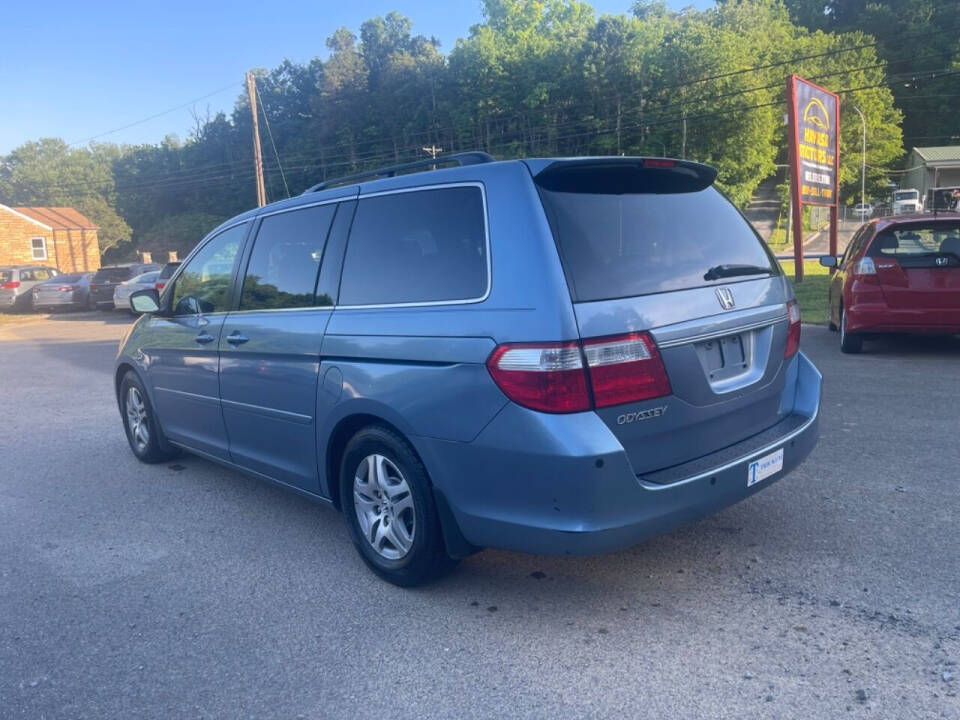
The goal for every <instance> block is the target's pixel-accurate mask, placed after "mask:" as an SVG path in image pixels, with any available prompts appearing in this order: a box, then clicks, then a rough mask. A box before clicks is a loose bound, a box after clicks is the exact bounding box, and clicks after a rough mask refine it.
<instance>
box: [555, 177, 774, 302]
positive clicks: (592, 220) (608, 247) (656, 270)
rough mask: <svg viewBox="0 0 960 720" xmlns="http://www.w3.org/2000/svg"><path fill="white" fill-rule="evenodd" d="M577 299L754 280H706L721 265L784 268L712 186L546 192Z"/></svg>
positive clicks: (584, 299)
mask: <svg viewBox="0 0 960 720" xmlns="http://www.w3.org/2000/svg"><path fill="white" fill-rule="evenodd" d="M540 194H541V197H542V199H543V203H544V207H545V209H546V211H547V217H548V219H549V221H550V224H551V227H552V228H553V232H554V236H555V237H556V240H557V245H558V247H559V249H560V254H561V257H562V260H563V265H564V268H565V271H566V273H567V279H568V282H569V284H570V288H571V292H572V294H573V296H574V300H575V301H578V302H589V301H592V300H607V299H613V298H620V297H631V296H635V295H648V294H651V293H658V292H668V291H671V290H684V289H687V288H695V287H702V286H705V285H721V284H730V283H734V282H740V281H744V280H754V279H757V278H758V277H763V276H764V275H763V274H759V275H758V274H754V275H739V276H734V277H721V278H718V279H706V278H705V277H704V276H705V275H706V274H707V271H708V270H710V269H711V268H714V267H717V266H720V265H748V266H758V267H762V268H769V273H770V274H771V275H777V274H779V273H780V270H779V268H778V266H777V264H776V262H775V261H774V260H773V258H772V256H771V255H770V253H769V251H768V250H767V249H766V247H765V246H764V244H763V242H762V241H761V240H760V238H759V237H758V236H757V234H756V232H755V231H754V230H753V228H752V227H751V226H750V224H749V223H748V222H747V221H746V219H744V217H743V216H742V215H741V214H740V212H739V211H738V210H737V209H736V208H735V207H734V206H733V204H732V203H730V201H729V200H727V199H726V198H725V197H724V196H723V195H722V194H721V193H720V192H719V191H717V190H716V189H715V188H713V187H708V188H706V189H704V190H699V191H694V192H677V193H645V192H644V193H623V194H609V195H608V194H601V193H592V192H558V191H553V190H547V189H545V188H542V187H541V188H540Z"/></svg>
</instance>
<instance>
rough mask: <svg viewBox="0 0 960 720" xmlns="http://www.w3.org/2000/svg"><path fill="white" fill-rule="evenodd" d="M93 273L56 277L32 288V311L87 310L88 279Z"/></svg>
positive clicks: (88, 296) (89, 304) (88, 302)
mask: <svg viewBox="0 0 960 720" xmlns="http://www.w3.org/2000/svg"><path fill="white" fill-rule="evenodd" d="M92 277H93V273H68V274H65V275H56V276H54V277H52V278H50V279H49V280H45V281H43V282H42V283H39V284H38V285H35V286H34V288H33V309H34V310H35V311H37V312H45V311H50V310H58V309H62V308H70V309H73V310H80V309H89V308H90V307H91V303H90V279H91V278H92Z"/></svg>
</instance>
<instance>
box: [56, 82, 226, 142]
mask: <svg viewBox="0 0 960 720" xmlns="http://www.w3.org/2000/svg"><path fill="white" fill-rule="evenodd" d="M232 87H236V83H230V84H229V85H224V86H223V87H222V88H219V89H218V90H214V91H213V92H209V93H207V94H206V95H201V96H200V97H198V98H194V99H193V100H190V101H188V102H185V103H183V104H181V105H177V106H176V107H172V108H170V109H169V110H162V111H161V112H158V113H154V114H153V115H150V116H149V117H145V118H143V119H141V120H136V121H134V122H132V123H128V124H126V125H121V126H120V127H118V128H114V129H113V130H107V131H106V132H102V133H99V134H97V135H92V136H90V137H88V138H87V139H86V140H77V141H76V142H72V143H68V144H67V147H73V146H74V145H86V144H87V143H88V142H90V141H91V140H96V139H97V138H102V137H104V136H105V135H112V134H113V133H115V132H120V131H121V130H126V129H128V128H132V127H136V126H137V125H142V124H143V123H145V122H150V121H151V120H156V119H157V118H158V117H163V116H164V115H169V114H170V113H172V112H176V111H177V110H182V109H183V108H185V107H189V106H190V105H193V104H194V103H197V102H200V101H201V100H206V99H207V98H208V97H213V96H214V95H219V94H220V93H222V92H225V91H227V90H229V89H230V88H232Z"/></svg>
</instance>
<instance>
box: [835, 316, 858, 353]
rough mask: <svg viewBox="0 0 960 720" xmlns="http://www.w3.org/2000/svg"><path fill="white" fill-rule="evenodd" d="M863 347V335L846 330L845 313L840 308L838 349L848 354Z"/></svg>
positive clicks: (856, 351)
mask: <svg viewBox="0 0 960 720" xmlns="http://www.w3.org/2000/svg"><path fill="white" fill-rule="evenodd" d="M862 349H863V337H862V336H861V335H858V334H856V333H850V332H847V315H846V313H844V312H843V308H840V351H841V352H843V353H847V354H848V355H855V354H857V353H859V352H860V351H861V350H862Z"/></svg>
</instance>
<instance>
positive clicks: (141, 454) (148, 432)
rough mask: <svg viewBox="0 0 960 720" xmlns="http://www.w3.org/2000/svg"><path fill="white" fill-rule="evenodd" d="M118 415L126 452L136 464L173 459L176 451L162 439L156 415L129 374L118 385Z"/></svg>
mask: <svg viewBox="0 0 960 720" xmlns="http://www.w3.org/2000/svg"><path fill="white" fill-rule="evenodd" d="M120 413H121V416H122V418H123V429H124V430H125V431H126V433H127V442H129V443H130V450H132V451H133V454H134V455H135V456H136V458H137V460H139V461H140V462H145V463H148V464H151V465H152V464H154V463H160V462H164V461H166V460H170V459H171V458H174V457H176V456H177V455H178V454H179V451H178V450H177V449H176V448H173V447H171V446H170V445H169V444H168V443H167V442H166V440H165V439H164V437H163V432H162V431H161V430H160V424H159V423H158V422H157V416H156V413H155V412H154V410H153V406H152V405H151V404H150V397H149V396H148V395H147V391H146V389H144V387H143V383H142V382H140V378H139V377H137V374H136V373H135V372H133V371H132V370H130V371H128V372H127V374H126V375H124V376H123V380H122V381H121V382H120Z"/></svg>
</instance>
